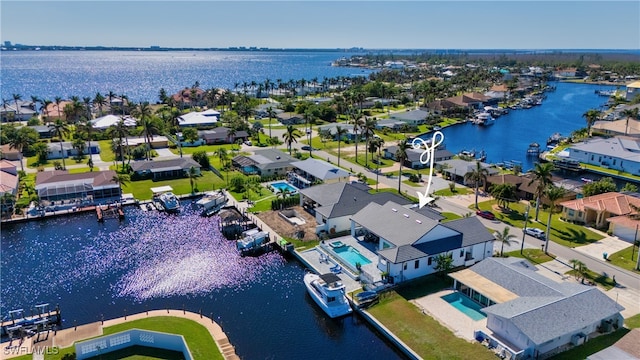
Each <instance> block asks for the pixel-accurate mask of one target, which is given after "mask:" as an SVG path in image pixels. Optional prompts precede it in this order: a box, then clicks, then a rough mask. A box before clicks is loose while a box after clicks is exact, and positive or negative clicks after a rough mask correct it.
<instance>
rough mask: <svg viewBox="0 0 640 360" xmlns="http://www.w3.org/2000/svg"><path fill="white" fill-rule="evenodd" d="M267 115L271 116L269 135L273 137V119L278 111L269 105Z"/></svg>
mask: <svg viewBox="0 0 640 360" xmlns="http://www.w3.org/2000/svg"><path fill="white" fill-rule="evenodd" d="M267 116H269V137H271V119H272V118H274V117H275V116H276V112H275V110H273V108H272V107H271V106H269V107H267Z"/></svg>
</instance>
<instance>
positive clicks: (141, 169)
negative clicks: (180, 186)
mask: <svg viewBox="0 0 640 360" xmlns="http://www.w3.org/2000/svg"><path fill="white" fill-rule="evenodd" d="M192 167H193V168H195V169H196V175H200V168H201V167H202V166H200V164H198V163H197V162H196V161H194V160H193V159H191V158H188V157H184V158H175V159H170V160H151V161H147V160H140V161H135V162H133V163H131V170H132V171H133V174H134V176H135V177H138V178H143V179H152V180H153V181H157V180H164V179H175V178H183V177H186V176H187V175H188V174H189V171H190V169H191V168H192Z"/></svg>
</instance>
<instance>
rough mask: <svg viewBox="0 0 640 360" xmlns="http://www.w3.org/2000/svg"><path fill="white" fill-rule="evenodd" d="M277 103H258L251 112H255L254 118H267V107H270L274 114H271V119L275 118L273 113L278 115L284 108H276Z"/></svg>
mask: <svg viewBox="0 0 640 360" xmlns="http://www.w3.org/2000/svg"><path fill="white" fill-rule="evenodd" d="M279 105H280V103H278V102H272V103H266V104H260V105H258V106H256V107H255V108H254V109H253V113H254V114H255V117H256V119H268V118H269V110H268V109H269V108H271V110H272V111H273V113H274V116H272V117H271V119H275V118H276V116H275V115H278V114H281V113H283V112H284V110H282V109H278V106H279Z"/></svg>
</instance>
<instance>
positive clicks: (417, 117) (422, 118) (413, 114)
mask: <svg viewBox="0 0 640 360" xmlns="http://www.w3.org/2000/svg"><path fill="white" fill-rule="evenodd" d="M427 116H429V112H428V111H425V110H421V109H416V110H410V111H405V112H398V113H394V114H391V115H390V116H389V119H392V120H396V121H402V122H404V123H405V124H408V125H412V126H418V125H422V124H424V123H426V122H427Z"/></svg>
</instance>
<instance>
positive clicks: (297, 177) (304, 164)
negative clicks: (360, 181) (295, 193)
mask: <svg viewBox="0 0 640 360" xmlns="http://www.w3.org/2000/svg"><path fill="white" fill-rule="evenodd" d="M291 165H292V166H293V167H294V169H293V171H291V172H289V177H288V180H289V181H290V182H292V183H293V184H294V185H296V186H297V187H298V188H299V189H303V188H306V187H309V186H311V185H313V184H317V183H325V184H332V183H337V182H348V181H349V176H350V174H349V173H348V172H346V171H344V170H342V169H341V168H339V167H337V166H335V165H333V164H330V163H328V162H326V161H322V160H318V159H314V158H308V159H306V160H303V161H296V162H293V163H291Z"/></svg>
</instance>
